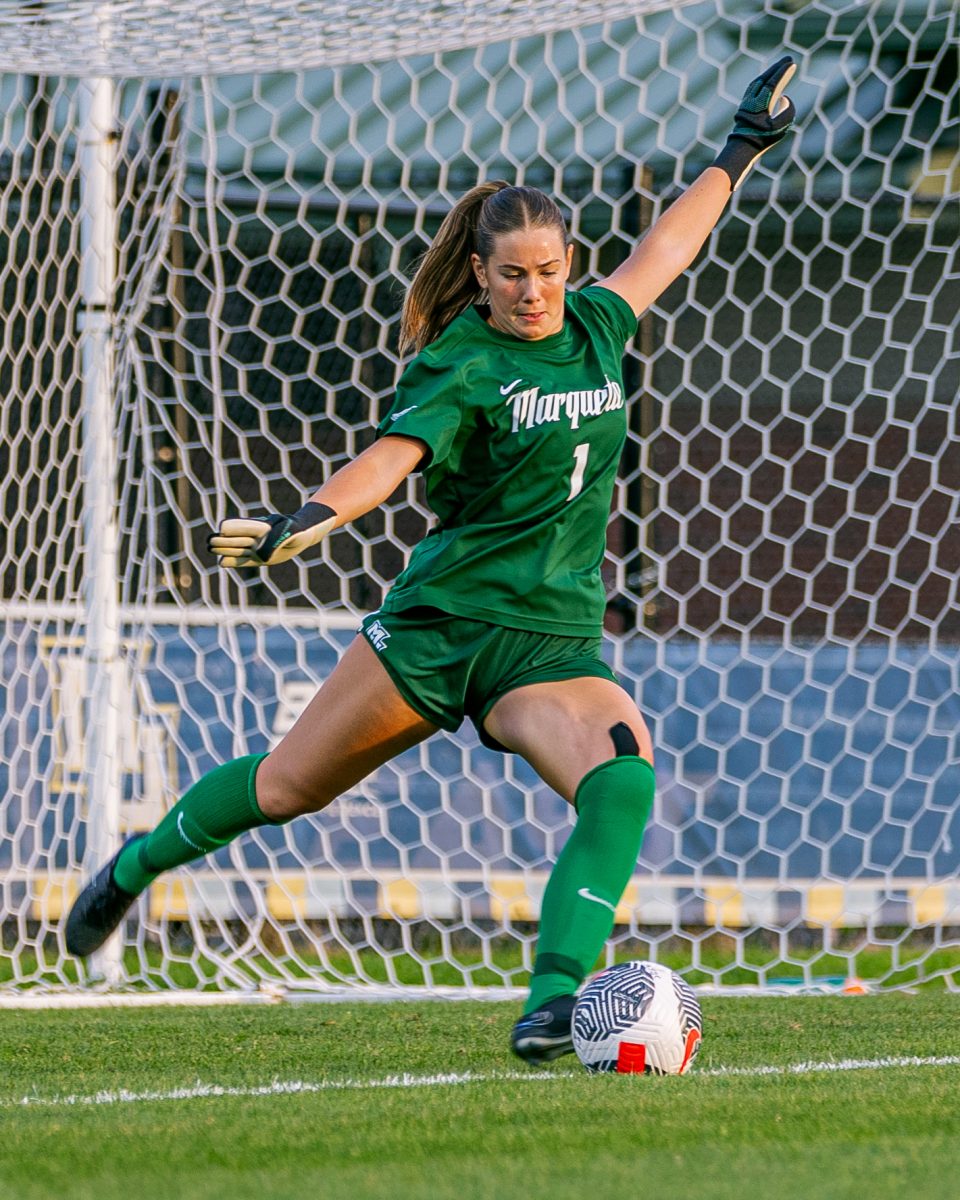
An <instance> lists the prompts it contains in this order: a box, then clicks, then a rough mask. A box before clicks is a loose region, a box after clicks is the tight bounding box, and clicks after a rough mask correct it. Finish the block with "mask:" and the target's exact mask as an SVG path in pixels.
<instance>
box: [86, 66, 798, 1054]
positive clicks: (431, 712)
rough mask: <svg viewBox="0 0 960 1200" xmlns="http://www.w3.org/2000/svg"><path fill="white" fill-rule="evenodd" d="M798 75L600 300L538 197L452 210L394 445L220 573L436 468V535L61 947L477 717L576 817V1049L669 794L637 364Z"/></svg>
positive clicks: (553, 899) (547, 969) (564, 1000)
mask: <svg viewBox="0 0 960 1200" xmlns="http://www.w3.org/2000/svg"><path fill="white" fill-rule="evenodd" d="M794 70H795V67H794V65H793V62H792V60H791V59H789V58H783V59H781V60H780V61H779V62H778V63H776V64H775V65H774V66H772V67H771V68H770V69H769V70H768V71H766V72H765V73H764V74H763V75H761V76H760V77H759V78H758V79H756V80H754V81H753V83H751V85H750V87H749V88H748V89H747V92H746V95H745V96H744V99H743V102H742V104H741V107H740V109H739V110H738V111H737V114H736V120H735V125H734V129H733V132H732V133H731V135H730V137H729V139H728V141H727V143H726V145H725V146H724V148H723V150H722V151H721V152H720V155H719V156H718V158H717V159H716V162H715V163H714V165H713V166H711V167H708V168H707V169H706V170H705V171H704V172H703V173H702V174H701V175H700V176H699V178H698V179H697V180H696V181H695V182H694V183H693V184H692V186H691V187H690V188H689V189H688V190H687V191H686V192H685V193H684V194H683V195H682V196H681V197H680V198H679V199H678V200H676V201H675V202H674V203H673V204H672V205H671V206H670V207H669V208H668V209H667V210H666V211H665V212H664V214H663V215H662V216H661V217H660V218H659V220H657V222H656V223H655V224H654V225H653V227H652V228H651V229H650V231H649V232H648V233H647V234H646V236H645V237H644V238H643V239H642V240H641V242H640V243H639V244H638V246H637V247H636V248H635V249H634V250H633V252H632V253H631V254H630V256H629V257H628V258H627V259H626V261H625V262H624V263H623V264H622V265H621V266H620V267H618V268H617V270H615V271H614V272H613V274H612V275H610V277H609V278H607V279H605V280H603V282H602V283H600V284H599V285H597V286H592V287H587V288H584V289H583V290H581V291H579V292H568V291H567V290H566V281H567V278H568V276H569V274H570V268H571V258H572V254H573V248H572V246H571V244H570V240H569V235H568V233H567V230H566V227H565V224H564V220H563V217H562V215H561V213H560V210H559V209H558V208H557V206H556V204H555V203H554V202H553V201H552V200H551V199H550V198H549V197H547V196H546V195H544V194H543V193H542V192H539V191H537V190H535V189H533V188H527V187H512V186H509V185H508V184H506V183H500V182H493V183H486V184H482V185H480V186H479V187H475V188H474V189H473V190H472V191H470V192H468V193H467V195H465V196H464V197H463V198H462V199H461V200H460V201H459V203H458V204H457V205H456V206H455V207H454V208H453V210H452V211H451V212H450V213H449V214H448V215H447V217H446V219H445V220H444V222H443V224H442V226H441V227H440V230H439V232H438V234H437V237H436V239H435V241H434V242H433V244H432V246H431V247H430V249H429V250H428V251H427V253H426V255H425V256H424V259H423V261H422V263H421V265H420V267H419V270H418V271H417V274H416V277H415V279H414V281H413V284H412V285H411V287H410V289H409V291H408V293H407V296H406V299H405V301H404V307H403V313H402V318H401V343H402V347H403V348H404V349H410V348H412V349H414V350H415V351H416V352H417V353H416V357H415V358H414V359H413V361H412V362H411V363H410V364H409V366H408V367H407V368H406V370H405V371H404V372H403V375H402V377H401V379H400V381H399V384H398V387H397V391H396V397H395V399H394V402H393V405H392V408H391V410H390V411H389V412H388V413H387V414H386V416H385V417H384V419H383V420H382V421H381V423H380V426H379V430H378V433H379V435H380V436H379V438H378V440H377V441H376V442H375V443H374V444H373V445H372V446H370V447H369V448H368V449H367V450H365V451H364V452H363V453H362V454H360V455H359V456H358V457H357V458H356V459H355V460H354V461H353V462H351V463H349V464H348V465H347V466H345V467H344V468H342V469H341V470H340V471H338V472H337V473H336V474H335V475H333V476H332V477H331V478H330V479H329V480H328V481H327V482H326V483H325V484H324V485H323V486H322V487H321V488H319V489H318V490H317V491H316V492H315V493H314V494H313V495H312V496H311V497H310V499H309V500H308V501H307V503H306V504H304V506H303V507H302V508H301V509H300V510H299V511H298V512H296V513H294V514H293V515H291V516H282V515H279V514H274V515H269V516H266V517H264V518H262V519H259V520H241V519H233V520H227V521H224V522H223V523H222V524H221V526H220V528H219V530H218V531H217V532H216V533H215V534H214V535H213V536H212V537H211V539H210V548H211V550H212V551H213V553H214V554H215V555H217V556H218V558H219V561H220V563H221V565H222V566H224V567H236V568H258V567H268V566H271V565H273V564H274V563H279V562H284V561H285V560H287V559H289V558H291V557H292V556H294V555H296V554H300V553H302V552H303V551H305V550H307V549H308V548H309V547H311V546H314V545H316V543H317V542H319V541H320V539H321V538H323V537H324V536H325V535H326V534H327V533H329V532H330V531H331V530H333V529H336V528H337V527H338V526H341V525H344V524H346V523H347V522H348V521H352V520H354V519H355V518H356V517H359V516H361V515H362V514H363V513H366V512H368V511H369V510H370V509H372V508H374V507H375V506H377V505H379V504H381V503H382V502H383V501H384V500H386V498H387V497H388V496H390V495H391V493H393V492H394V490H395V489H396V488H397V486H398V485H399V484H400V483H401V482H402V480H404V479H405V478H406V476H407V475H409V474H410V473H411V472H412V471H415V470H421V471H423V472H424V476H425V479H426V487H427V497H428V500H429V503H430V506H431V508H432V509H433V512H434V513H435V514H436V516H437V518H438V523H437V525H436V527H435V528H434V529H433V530H432V531H431V532H430V533H429V534H428V535H427V536H426V537H425V538H424V540H423V541H422V542H421V543H420V544H419V545H418V546H417V547H416V549H415V550H414V551H413V553H412V555H411V557H410V561H409V564H408V565H407V567H406V569H405V570H404V571H403V573H402V574H401V575H400V576H399V578H398V579H397V581H396V582H395V584H394V586H393V588H392V589H391V590H390V592H389V593H388V595H387V597H386V600H385V602H384V604H383V606H382V608H381V609H380V611H379V612H377V613H374V614H372V615H371V616H368V617H367V618H366V619H365V620H364V621H363V624H362V626H361V629H360V632H359V634H358V636H357V638H356V639H355V640H354V641H353V642H352V644H351V645H350V646H349V648H348V649H347V650H346V652H345V653H344V655H343V657H342V659H341V661H340V662H339V664H338V665H337V667H336V669H335V670H334V671H333V673H332V674H331V676H330V678H329V679H328V680H327V681H326V683H324V685H323V687H322V688H321V689H320V691H319V692H318V693H317V695H316V697H315V698H314V699H313V701H312V702H311V703H310V705H309V706H308V707H307V709H306V710H305V712H304V713H303V715H302V716H301V717H300V719H299V721H298V722H297V723H296V725H295V726H294V728H293V729H292V730H291V731H290V732H289V733H288V734H287V736H286V737H285V738H284V739H283V741H282V742H281V743H280V744H279V745H278V746H277V748H276V749H275V750H274V751H273V752H272V753H271V754H269V755H265V754H258V755H250V756H248V757H245V758H240V759H236V760H234V761H232V762H228V763H225V764H224V765H223V766H220V767H217V768H216V769H215V770H213V771H211V772H210V773H209V774H207V775H205V776H204V777H203V778H202V779H200V781H199V782H198V783H196V784H195V785H194V786H193V787H192V788H191V789H190V790H189V791H188V792H187V793H186V795H185V796H184V797H183V799H182V800H181V801H180V802H179V803H178V804H177V805H176V806H175V807H174V808H173V809H172V810H171V811H170V812H169V813H168V814H167V815H166V816H165V817H164V818H163V820H162V821H161V822H160V824H159V825H158V826H157V827H156V828H155V829H154V830H153V831H152V832H151V833H149V834H144V835H141V836H139V837H136V838H133V839H131V840H130V841H128V842H127V843H126V845H125V846H124V847H123V848H122V849H121V850H120V851H119V853H118V854H117V855H116V856H115V857H114V858H113V859H112V860H111V861H110V862H109V863H108V864H107V865H106V866H105V867H104V868H103V869H102V870H101V871H100V873H99V874H98V875H97V876H96V877H95V878H94V880H93V881H92V882H91V883H90V884H88V886H87V887H86V888H85V890H84V891H83V892H82V893H81V894H80V896H79V897H78V899H77V901H76V904H75V905H74V907H73V909H72V911H71V913H70V915H69V918H68V921H67V935H66V940H67V948H68V950H69V951H70V952H71V953H73V954H78V955H87V954H90V953H92V952H93V951H94V950H96V949H97V948H98V947H99V946H100V945H102V944H103V942H104V941H105V940H106V938H107V937H108V936H109V935H110V933H111V932H112V931H113V930H114V929H115V928H116V927H117V925H118V924H119V923H120V921H121V920H122V918H123V916H124V913H125V912H126V911H127V909H128V908H129V907H130V905H131V904H132V903H133V901H134V899H135V897H136V896H138V895H139V894H140V893H141V892H142V891H143V890H144V889H145V888H147V887H148V886H149V885H150V884H151V883H152V882H153V880H154V879H156V877H157V876H158V875H159V874H160V873H161V872H163V871H169V870H171V869H172V868H174V867H178V866H181V865H182V864H184V863H188V862H190V861H191V860H193V859H195V858H199V857H200V856H202V855H205V854H208V853H210V852H212V851H214V850H216V849H218V848H219V847H221V846H223V845H225V844H226V843H227V842H229V841H231V839H233V838H235V837H237V835H238V834H240V833H243V832H244V831H245V830H248V829H252V828H255V827H257V826H263V825H279V824H283V823H284V822H286V821H290V820H292V819H293V818H294V817H297V816H299V815H300V814H303V813H310V812H316V811H318V810H319V809H322V808H323V807H324V806H325V805H327V804H329V803H330V802H331V801H332V800H334V799H335V798H336V797H337V796H338V795H340V794H341V793H342V792H344V791H346V790H347V789H348V788H351V787H353V786H354V785H356V784H357V783H358V782H359V781H360V780H362V779H363V778H364V777H365V776H367V775H369V774H370V773H371V772H372V771H374V770H376V769H377V768H378V767H379V766H380V765H381V764H382V763H384V762H385V761H387V760H388V759H390V758H392V757H393V756H394V755H396V754H399V753H400V752H401V751H403V750H406V749H408V748H409V747H410V746H413V745H415V744H416V743H418V742H420V741H422V740H423V739H424V738H427V737H429V736H430V735H431V734H433V733H435V732H436V731H437V730H438V729H449V730H453V729H456V728H457V727H458V726H459V725H460V723H461V722H462V720H463V718H464V716H469V717H470V718H471V719H472V720H473V721H474V723H475V724H476V726H477V729H478V731H479V734H480V737H481V740H482V741H483V742H484V743H485V744H486V745H488V746H492V747H495V748H498V749H501V750H504V751H508V752H511V753H514V754H520V755H522V756H523V757H524V758H525V759H526V760H527V762H529V763H530V764H531V766H532V767H533V768H534V769H535V770H536V771H537V772H538V774H539V775H540V776H541V778H542V779H543V780H544V781H545V782H546V783H547V784H548V785H549V786H550V787H552V788H554V789H556V791H557V792H558V793H559V794H560V795H561V796H563V797H564V799H566V800H567V801H569V803H570V804H572V805H573V806H574V808H575V809H576V812H577V823H576V826H575V828H574V830H573V832H572V834H571V836H570V838H569V840H568V841H567V843H566V845H565V846H564V849H563V852H562V853H561V854H560V856H559V858H558V860H557V863H556V865H555V867H554V869H553V872H552V874H551V876H550V880H549V883H548V885H547V888H546V891H545V893H544V896H543V904H542V911H541V919H540V934H539V941H538V945H537V955H536V960H535V965H534V970H533V978H532V981H531V986H530V994H529V998H528V1000H527V1003H526V1005H525V1007H524V1011H523V1014H522V1015H521V1017H520V1019H519V1020H518V1021H517V1023H516V1025H515V1026H514V1030H513V1036H512V1045H513V1049H514V1051H515V1052H516V1053H517V1054H518V1055H519V1056H520V1057H521V1058H523V1059H525V1060H526V1061H528V1062H530V1063H537V1062H544V1061H547V1060H549V1059H552V1058H555V1057H556V1056H557V1055H560V1054H563V1053H566V1052H567V1051H569V1050H571V1049H572V1042H571V1036H570V1019H571V1013H572V1010H573V1004H574V994H575V992H576V990H577V988H578V987H579V985H580V984H581V982H582V981H583V979H584V977H585V975H586V974H587V972H588V971H589V970H590V969H591V968H592V967H593V965H594V963H595V962H596V959H597V956H598V955H599V953H600V951H601V950H602V948H603V944H604V942H605V940H606V939H607V937H608V936H609V935H610V932H611V929H612V927H613V919H614V913H615V910H616V907H617V904H618V903H619V901H620V898H621V896H622V895H623V892H624V889H625V888H626V885H627V882H628V880H629V879H630V876H631V875H632V873H633V870H634V867H635V865H636V861H637V856H638V853H639V850H640V843H641V840H642V837H643V830H644V825H645V823H646V821H647V818H648V816H649V813H650V809H651V806H652V803H653V794H654V774H653V765H652V762H653V748H652V745H651V740H650V735H649V733H648V731H647V727H646V725H645V724H644V721H643V718H642V717H641V715H640V713H639V712H638V710H637V708H636V705H635V704H634V702H633V700H632V698H631V697H630V696H629V695H628V694H627V692H626V691H624V690H623V688H621V687H620V685H619V684H618V683H617V681H616V679H615V677H614V675H613V673H612V672H611V671H610V669H609V668H608V667H607V666H606V664H605V663H604V662H603V660H602V658H601V656H600V645H601V631H602V621H603V614H604V602H605V596H604V588H603V584H602V582H601V577H600V564H601V560H602V558H603V553H604V548H605V533H606V526H607V519H608V514H609V511H610V502H611V496H612V492H613V487H614V482H615V477H616V472H617V466H618V463H619V460H620V455H621V451H622V448H623V444H624V440H625V438H626V431H627V418H626V412H625V406H624V400H625V397H624V394H623V382H622V373H621V369H622V368H621V364H622V357H623V353H624V348H625V347H626V345H627V343H628V342H629V341H630V340H631V338H632V337H633V336H634V333H635V331H636V322H637V317H638V316H639V314H640V313H642V312H643V311H644V310H645V309H646V308H647V307H648V306H649V305H650V304H652V303H653V301H655V300H656V299H657V297H658V296H659V295H660V294H661V292H663V291H664V289H665V288H667V287H668V286H669V285H670V284H671V283H672V282H673V280H674V279H676V277H677V276H678V275H679V274H680V273H681V272H682V271H684V270H685V269H686V268H687V267H688V266H689V265H690V263H691V262H692V261H693V259H694V258H695V257H696V255H697V253H698V252H699V250H700V249H701V247H702V245H703V243H704V241H705V240H706V238H707V237H708V235H709V234H710V231H711V230H712V229H713V227H714V225H715V224H716V222H717V221H718V219H719V218H720V215H721V213H722V212H723V210H724V208H725V206H726V204H727V201H728V200H729V198H730V195H731V192H732V191H734V190H736V188H737V187H738V186H739V185H740V183H741V182H742V181H743V178H744V176H745V175H746V173H747V171H748V170H749V169H750V167H751V166H752V165H753V163H754V162H755V161H756V159H757V158H758V157H759V156H760V155H761V154H763V153H765V152H766V151H767V150H768V149H770V147H771V146H773V145H775V144H776V143H777V142H778V141H779V140H780V139H781V138H782V137H783V136H784V135H785V134H786V132H787V130H788V129H789V128H790V126H791V125H792V122H793V117H794V110H793V106H792V104H791V103H790V102H789V101H788V100H786V99H785V97H783V89H784V87H785V85H786V83H787V81H788V80H789V78H790V77H791V75H792V74H793V72H794Z"/></svg>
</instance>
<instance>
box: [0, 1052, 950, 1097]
mask: <svg viewBox="0 0 960 1200" xmlns="http://www.w3.org/2000/svg"><path fill="white" fill-rule="evenodd" d="M956 1066H960V1055H957V1054H947V1055H943V1056H941V1057H938V1058H917V1057H913V1056H911V1057H906V1058H844V1059H839V1060H837V1061H836V1062H800V1063H789V1064H787V1065H785V1066H756V1067H715V1068H713V1069H709V1070H703V1071H693V1072H691V1076H690V1077H691V1078H694V1079H696V1078H701V1079H702V1078H718V1077H727V1078H728V1077H731V1076H736V1077H741V1078H742V1077H757V1076H762V1075H811V1074H814V1073H816V1072H820V1071H824V1072H830V1071H882V1070H886V1069H889V1068H891V1067H956ZM578 1077H580V1072H579V1071H491V1072H488V1073H478V1072H474V1071H466V1072H464V1073H462V1074H445V1075H408V1074H404V1075H385V1076H383V1078H381V1079H326V1080H319V1081H317V1082H313V1083H311V1082H309V1081H307V1080H302V1079H289V1080H279V1079H278V1080H275V1081H274V1082H273V1083H266V1084H262V1085H260V1086H259V1087H225V1086H223V1085H222V1084H217V1083H199V1082H198V1083H196V1084H194V1085H193V1086H192V1087H183V1088H174V1089H172V1090H171V1091H166V1092H128V1091H125V1090H121V1091H119V1092H94V1093H92V1094H91V1095H87V1096H76V1095H74V1096H21V1097H19V1098H16V1097H12V1096H11V1097H5V1098H0V1109H11V1108H70V1107H82V1106H86V1105H99V1104H143V1103H148V1102H156V1101H165V1100H205V1099H212V1098H218V1097H220V1096H240V1097H247V1098H249V1097H254V1096H303V1095H312V1094H314V1093H317V1092H348V1091H358V1092H362V1091H372V1090H374V1089H377V1088H419V1087H449V1086H451V1085H454V1084H464V1083H496V1082H501V1081H507V1082H512V1081H513V1080H536V1081H542V1080H545V1079H575V1078H578Z"/></svg>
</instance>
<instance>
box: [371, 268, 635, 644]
mask: <svg viewBox="0 0 960 1200" xmlns="http://www.w3.org/2000/svg"><path fill="white" fill-rule="evenodd" d="M636 327H637V321H636V317H635V316H634V314H633V311H632V309H631V308H630V306H629V305H628V304H627V302H626V301H625V300H623V299H622V298H621V297H620V296H618V295H617V294H616V293H615V292H612V291H610V290H609V289H608V288H603V287H589V288H584V289H583V290H582V291H580V292H569V293H568V294H567V296H566V301H565V311H564V323H563V328H562V329H561V330H560V331H559V332H558V333H554V334H551V335H550V336H548V337H545V338H541V339H539V340H537V341H530V342H527V341H523V340H522V339H520V338H517V337H513V336H511V335H510V334H505V333H501V332H499V331H498V330H496V329H494V328H493V326H491V325H489V324H488V323H487V321H486V320H485V318H484V316H483V315H482V314H481V313H480V312H479V311H478V310H477V309H473V308H471V309H469V310H468V311H467V312H465V313H462V314H461V315H460V316H458V317H457V318H456V319H455V320H453V321H452V322H451V323H450V324H449V325H448V326H447V328H446V329H445V330H444V331H443V333H442V334H441V335H440V337H439V338H437V340H436V341H435V342H432V343H431V344H430V345H429V346H427V347H426V349H425V350H423V351H422V352H421V353H420V354H419V355H418V356H417V357H416V358H415V359H414V360H413V362H412V363H410V365H409V366H408V367H407V369H406V370H405V371H404V372H403V375H402V376H401V378H400V382H399V384H398V386H397V392H396V398H395V400H394V403H393V405H392V407H391V409H390V411H389V412H388V413H387V414H386V416H385V417H384V418H383V420H382V421H381V422H380V425H379V428H378V434H379V435H380V436H383V435H389V434H402V435H404V436H406V437H414V438H419V439H420V440H421V441H423V442H425V443H426V444H427V446H428V448H429V456H428V461H426V462H425V465H424V467H423V471H424V478H425V481H426V489H427V501H428V503H429V505H430V507H431V509H432V510H433V512H434V513H435V514H436V516H437V518H438V522H439V523H438V524H437V526H436V527H435V528H434V529H433V530H431V532H430V533H428V534H427V536H426V537H425V538H424V539H423V541H422V542H420V543H419V545H418V546H417V547H416V548H415V549H414V551H413V553H412V554H411V556H410V561H409V563H408V565H407V567H406V569H405V570H404V571H403V572H402V574H401V575H400V576H399V577H398V579H397V581H396V583H395V584H394V585H393V587H392V588H391V590H390V592H389V593H388V595H387V598H386V600H385V602H384V604H383V607H382V611H383V612H400V611H402V610H403V609H409V608H411V607H413V606H414V605H429V606H431V607H434V608H439V609H442V610H443V611H444V612H447V613H451V614H453V615H455V616H461V617H473V618H474V619H476V620H480V621H487V622H489V623H490V624H493V625H503V626H508V627H511V628H514V629H527V630H533V631H535V632H539V631H543V632H544V633H554V634H564V635H568V636H571V637H582V636H586V635H595V634H599V632H600V630H601V628H602V623H603V613H604V604H605V595H604V588H603V582H602V580H601V578H600V564H601V562H602V559H603V553H604V549H605V546H606V529H607V519H608V517H609V514H610V501H611V497H612V494H613V487H614V482H615V480H616V474H617V467H618V465H619V462H620V455H621V452H622V450H623V443H624V441H625V439H626V432H627V420H626V410H625V408H624V396H623V375H622V361H623V353H624V348H625V346H626V343H627V342H628V341H629V339H630V338H631V337H633V335H634V333H635V331H636Z"/></svg>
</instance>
